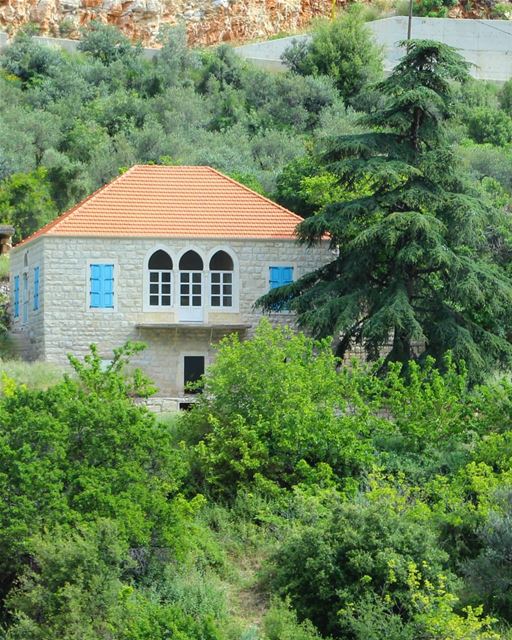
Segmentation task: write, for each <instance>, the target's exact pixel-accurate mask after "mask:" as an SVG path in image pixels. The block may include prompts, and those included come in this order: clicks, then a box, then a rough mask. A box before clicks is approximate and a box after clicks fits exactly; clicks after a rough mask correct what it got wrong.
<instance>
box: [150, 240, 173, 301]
mask: <svg viewBox="0 0 512 640" xmlns="http://www.w3.org/2000/svg"><path fill="white" fill-rule="evenodd" d="M148 272H149V305H150V306H151V307H170V306H172V259H171V256H170V255H169V254H168V253H166V252H165V251H163V250H162V249H158V251H155V253H153V255H152V256H151V257H150V258H149V261H148Z"/></svg>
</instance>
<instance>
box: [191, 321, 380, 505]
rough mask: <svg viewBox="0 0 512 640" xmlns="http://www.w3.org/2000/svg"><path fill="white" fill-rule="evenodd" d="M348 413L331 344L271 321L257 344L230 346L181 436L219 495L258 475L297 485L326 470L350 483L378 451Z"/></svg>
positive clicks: (230, 340) (224, 347) (234, 341)
mask: <svg viewBox="0 0 512 640" xmlns="http://www.w3.org/2000/svg"><path fill="white" fill-rule="evenodd" d="M262 363H264V366H262ZM343 407H344V403H343V400H342V398H341V388H340V378H339V376H338V375H337V373H336V359H335V358H334V356H333V354H332V350H331V347H330V344H329V342H328V341H324V342H315V341H314V340H312V339H310V338H307V337H305V336H304V335H302V334H296V333H294V332H293V331H292V330H291V329H287V328H284V329H283V328H277V329H273V328H272V327H271V325H270V323H269V322H268V321H266V320H265V321H262V322H261V323H260V325H259V326H258V328H257V330H256V332H255V335H254V337H253V338H252V339H251V340H249V341H246V342H240V341H239V339H238V337H237V336H236V335H231V336H229V337H227V338H225V339H224V340H223V341H222V343H221V345H220V348H219V351H218V354H217V358H216V360H215V362H214V363H213V365H212V366H211V367H210V369H209V371H208V373H207V374H206V376H205V380H204V393H203V395H202V397H201V398H200V399H199V402H198V403H197V404H195V405H194V407H193V409H192V410H191V411H190V412H188V413H187V415H185V416H184V417H183V424H182V428H181V432H182V434H183V437H184V438H185V439H186V440H187V441H188V442H189V443H190V444H191V445H192V446H193V451H194V464H195V465H196V472H197V474H198V476H199V478H200V481H201V483H204V484H205V485H206V487H207V488H208V490H210V491H212V492H214V493H220V494H223V495H231V496H232V495H234V494H235V493H236V490H237V487H238V486H239V485H248V484H250V483H251V482H252V480H253V479H254V477H255V475H256V474H259V475H261V476H263V477H264V478H267V479H269V480H272V481H275V482H277V483H278V484H279V485H282V486H291V485H292V484H295V483H297V482H300V481H302V480H303V479H304V478H306V477H307V476H308V475H310V474H311V472H313V475H314V472H315V470H317V471H319V472H320V475H322V474H321V469H322V466H330V467H332V469H333V470H334V471H335V474H336V475H337V476H338V477H339V478H340V479H343V478H345V479H348V480H349V481H350V479H351V478H353V477H354V476H357V475H358V473H360V471H361V469H362V468H363V467H364V466H365V464H366V463H367V462H368V460H369V459H370V457H371V453H370V450H369V448H368V446H367V445H366V444H365V443H364V442H362V441H361V440H360V438H359V433H358V427H359V425H358V424H357V422H355V421H354V420H353V418H352V416H350V415H341V410H342V409H343ZM349 484H350V482H349Z"/></svg>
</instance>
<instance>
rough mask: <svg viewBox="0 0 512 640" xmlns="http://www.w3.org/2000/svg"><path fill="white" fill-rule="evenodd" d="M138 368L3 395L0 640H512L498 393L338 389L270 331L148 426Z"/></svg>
mask: <svg viewBox="0 0 512 640" xmlns="http://www.w3.org/2000/svg"><path fill="white" fill-rule="evenodd" d="M139 348H140V346H139V345H126V346H125V347H124V348H122V349H120V350H118V351H117V353H116V355H115V357H114V361H113V363H112V365H110V367H109V368H108V369H107V370H106V371H105V370H102V367H101V361H100V359H99V358H98V356H97V355H96V351H95V350H94V349H93V350H92V352H91V354H90V355H89V356H88V357H87V358H86V360H85V361H84V362H79V361H77V360H75V359H73V358H72V359H71V362H72V364H73V366H74V375H73V377H70V378H67V377H66V378H64V379H63V380H62V381H61V382H58V383H56V384H54V385H53V386H50V387H49V388H48V389H47V390H37V389H35V390H32V389H30V388H27V387H24V386H23V385H21V386H20V385H18V384H16V383H15V382H14V381H9V380H8V379H7V378H5V379H4V396H3V398H2V399H0V416H1V421H0V424H1V427H0V455H1V458H2V460H1V469H2V474H1V476H0V481H1V486H2V489H1V491H2V496H3V503H2V509H1V511H0V533H1V536H2V545H1V548H2V556H1V560H2V563H1V565H0V576H1V585H2V594H1V598H2V599H1V602H2V605H3V608H2V624H3V629H4V634H3V637H5V638H6V640H14V639H16V640H18V639H19V640H21V639H23V640H49V639H50V638H59V639H60V638H62V639H63V640H78V639H84V638H85V639H87V640H96V639H102V640H107V639H111V638H119V639H120V640H164V638H169V637H172V638H177V639H178V638H179V640H247V639H248V638H251V639H253V640H321V639H322V638H328V637H333V638H341V639H343V640H367V639H368V638H375V639H376V640H385V639H386V638H392V640H417V639H418V638H424V639H425V640H468V639H471V640H498V638H510V637H511V635H510V633H509V632H508V630H507V629H508V627H507V625H508V623H510V622H512V609H511V605H510V597H509V585H510V582H511V572H510V492H511V485H512V453H511V452H512V448H511V447H512V440H511V438H510V433H511V431H510V426H511V424H512V401H511V399H510V398H512V394H511V390H512V388H511V383H510V382H509V381H508V380H506V379H499V380H496V381H494V382H491V383H489V384H488V385H484V386H478V387H473V388H470V387H468V384H467V377H466V376H465V375H464V374H459V373H457V372H456V371H455V369H454V367H453V365H452V364H451V363H450V361H449V359H448V360H447V362H446V373H444V374H443V373H440V372H439V371H438V370H436V369H435V368H434V367H433V365H432V363H431V362H430V363H427V364H426V365H425V366H420V365H417V364H414V363H413V364H411V366H410V375H409V377H408V378H404V376H402V375H401V372H400V365H398V364H395V365H392V366H390V367H389V368H388V369H387V371H386V373H385V374H384V375H380V376H377V375H376V374H375V371H376V369H375V368H374V369H369V368H367V367H363V366H361V365H356V364H355V363H354V364H352V365H351V366H341V367H338V371H337V372H336V371H335V367H334V366H333V365H335V364H336V363H335V362H334V361H333V356H332V354H331V352H330V351H329V350H328V349H327V347H326V344H325V343H318V342H315V341H314V340H312V339H311V338H306V337H304V336H303V335H300V334H299V335H295V334H293V333H292V332H290V331H289V330H287V329H273V328H272V327H271V326H270V324H269V323H267V322H263V323H262V324H261V325H260V327H259V328H258V331H257V333H256V335H255V337H254V338H253V339H252V340H248V341H245V342H239V341H238V340H236V339H234V338H229V337H228V338H226V339H225V340H224V341H223V342H222V344H221V345H220V348H219V353H218V359H217V361H216V363H215V365H214V366H213V367H212V368H211V369H210V370H209V371H208V372H207V374H206V376H205V380H204V388H205V392H204V393H203V395H202V397H201V399H200V400H199V402H198V403H197V404H196V405H195V406H194V407H193V408H192V409H191V411H190V412H188V413H185V414H183V415H182V416H180V417H179V418H178V419H177V420H174V421H172V422H165V421H164V422H162V421H160V422H159V421H157V420H156V419H155V416H154V415H152V414H150V413H149V412H147V410H146V409H144V408H143V407H142V406H140V405H134V403H133V400H132V398H133V396H134V394H142V395H145V394H147V393H149V392H150V391H151V388H150V385H149V384H148V381H147V380H146V379H145V378H144V377H143V376H142V374H141V373H140V372H138V371H137V370H133V369H130V368H126V367H125V365H126V363H127V361H128V359H129V357H130V355H131V354H133V353H134V352H136V351H137V350H138V349H139ZM130 371H131V373H129V372H130ZM128 373H129V375H128ZM279 426H282V433H281V434H280V433H279V429H278V427H279Z"/></svg>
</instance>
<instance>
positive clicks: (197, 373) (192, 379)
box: [183, 356, 204, 393]
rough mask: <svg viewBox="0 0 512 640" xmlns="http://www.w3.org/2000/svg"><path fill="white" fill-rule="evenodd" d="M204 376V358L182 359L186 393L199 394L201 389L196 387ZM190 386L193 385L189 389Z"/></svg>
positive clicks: (188, 357) (187, 357)
mask: <svg viewBox="0 0 512 640" xmlns="http://www.w3.org/2000/svg"><path fill="white" fill-rule="evenodd" d="M203 374H204V356H185V358H184V376H183V377H184V384H185V391H186V392H187V393H201V391H202V389H201V388H200V387H197V386H196V383H197V382H198V381H199V380H201V376H202V375H203ZM191 385H193V386H192V387H191Z"/></svg>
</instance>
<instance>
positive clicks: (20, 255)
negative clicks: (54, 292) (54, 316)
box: [9, 238, 45, 360]
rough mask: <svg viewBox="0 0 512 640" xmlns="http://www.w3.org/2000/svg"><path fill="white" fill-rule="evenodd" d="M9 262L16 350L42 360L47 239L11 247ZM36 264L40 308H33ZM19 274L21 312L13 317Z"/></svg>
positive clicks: (13, 332)
mask: <svg viewBox="0 0 512 640" xmlns="http://www.w3.org/2000/svg"><path fill="white" fill-rule="evenodd" d="M9 263H10V273H11V277H10V283H9V285H10V294H11V335H12V337H13V340H14V347H15V349H16V352H17V354H19V355H20V356H21V357H22V358H23V359H25V360H39V359H42V358H44V353H45V352H44V345H45V335H44V323H43V317H44V297H43V296H42V295H41V293H42V291H43V289H44V286H43V282H44V272H45V266H44V242H43V241H42V239H41V238H39V239H37V240H34V242H31V243H30V245H28V246H27V248H26V250H24V251H14V250H11V252H10V253H9ZM34 267H39V269H40V273H39V277H40V296H39V308H38V309H37V310H34ZM24 273H26V274H27V278H28V292H27V321H26V322H25V319H24V314H23V295H24V294H23V274H24ZM16 275H17V276H19V278H20V294H19V295H20V298H19V300H20V302H19V315H18V317H17V318H15V317H14V305H13V296H14V284H13V281H14V276H16Z"/></svg>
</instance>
